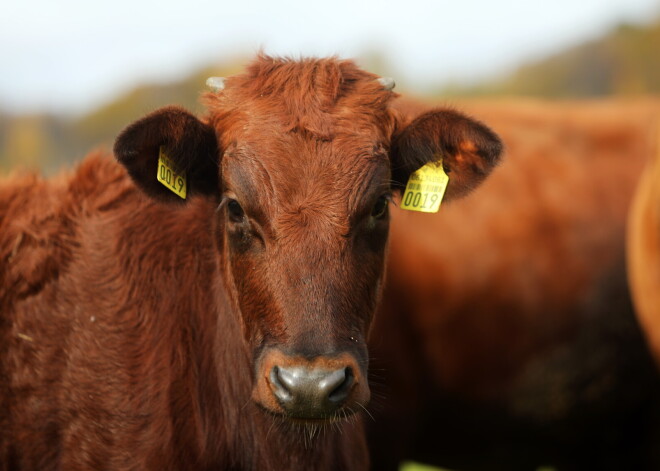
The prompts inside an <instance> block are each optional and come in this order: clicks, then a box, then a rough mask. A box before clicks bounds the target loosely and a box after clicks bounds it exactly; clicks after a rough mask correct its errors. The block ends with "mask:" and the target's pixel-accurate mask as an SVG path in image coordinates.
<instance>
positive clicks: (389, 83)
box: [378, 77, 396, 91]
mask: <svg viewBox="0 0 660 471" xmlns="http://www.w3.org/2000/svg"><path fill="white" fill-rule="evenodd" d="M378 83H380V84H381V86H382V87H383V88H384V89H385V90H387V91H390V90H392V89H393V88H394V86H395V85H396V83H395V82H394V79H393V78H392V77H380V78H379V79H378Z"/></svg>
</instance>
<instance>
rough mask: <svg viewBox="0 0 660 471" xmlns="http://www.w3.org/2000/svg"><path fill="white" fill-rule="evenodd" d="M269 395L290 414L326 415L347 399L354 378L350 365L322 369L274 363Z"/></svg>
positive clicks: (311, 416)
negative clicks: (270, 393)
mask: <svg viewBox="0 0 660 471" xmlns="http://www.w3.org/2000/svg"><path fill="white" fill-rule="evenodd" d="M269 379H270V382H271V385H272V388H273V394H275V397H276V398H277V399H278V401H279V403H280V405H281V406H282V408H283V409H284V410H286V411H287V413H288V414H289V415H291V416H292V417H298V418H327V417H329V416H331V415H332V414H333V413H334V412H335V411H336V410H337V409H339V408H340V407H341V406H342V405H343V404H344V402H345V401H346V399H347V398H348V396H349V394H350V392H351V389H352V386H353V383H354V377H353V372H352V371H351V368H349V367H346V368H340V369H337V370H325V369H319V368H306V367H303V366H295V367H281V366H274V367H273V368H272V369H271V370H270V378H269Z"/></svg>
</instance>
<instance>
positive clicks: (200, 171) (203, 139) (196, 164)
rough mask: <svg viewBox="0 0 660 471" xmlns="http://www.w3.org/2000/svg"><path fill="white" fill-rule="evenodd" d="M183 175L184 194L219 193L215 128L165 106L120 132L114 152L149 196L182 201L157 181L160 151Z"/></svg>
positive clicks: (186, 113)
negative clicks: (184, 179)
mask: <svg viewBox="0 0 660 471" xmlns="http://www.w3.org/2000/svg"><path fill="white" fill-rule="evenodd" d="M161 147H162V148H163V150H164V152H165V155H166V156H167V158H168V159H169V160H170V161H171V163H172V164H173V166H174V167H176V169H177V170H178V171H179V172H181V173H182V174H185V176H186V187H187V188H186V190H187V191H186V193H187V195H190V194H204V195H218V194H219V190H218V188H219V170H218V166H219V158H220V157H219V151H218V141H217V138H216V134H215V131H214V129H213V128H212V127H211V126H209V125H208V124H205V123H203V122H202V121H200V120H199V119H197V117H195V116H194V115H192V114H191V113H189V112H188V111H186V110H184V109H182V108H178V107H173V106H171V107H166V108H161V109H159V110H156V111H154V112H153V113H151V114H149V115H147V116H145V117H144V118H142V119H140V120H138V121H136V122H135V123H133V124H131V125H130V126H128V127H127V128H126V129H124V130H123V131H122V133H121V134H120V135H119V136H118V137H117V139H116V141H115V147H114V152H115V156H116V157H117V160H119V162H121V163H122V164H123V165H124V166H125V167H126V169H127V170H128V173H129V174H130V176H131V177H132V178H133V180H134V181H135V183H136V184H137V185H138V186H139V187H140V188H141V189H142V190H143V191H144V192H145V193H147V194H148V195H149V196H151V197H153V198H155V199H158V200H161V201H166V202H182V201H183V199H181V197H180V196H178V195H177V194H176V193H174V192H173V191H171V190H170V189H169V188H168V187H166V186H165V185H163V184H162V183H161V182H160V181H158V180H157V174H158V159H159V155H160V149H161Z"/></svg>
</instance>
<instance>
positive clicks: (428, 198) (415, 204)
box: [401, 159, 449, 213]
mask: <svg viewBox="0 0 660 471" xmlns="http://www.w3.org/2000/svg"><path fill="white" fill-rule="evenodd" d="M448 183H449V176H447V174H446V173H445V171H444V169H443V168H442V159H441V160H439V161H437V162H430V163H428V164H426V165H424V166H423V167H421V168H420V169H418V170H416V171H415V172H413V173H412V175H410V178H409V179H408V184H407V185H406V191H405V192H404V193H403V198H402V200H401V208H403V209H407V210H408V211H420V212H422V213H437V212H438V210H439V209H440V203H441V202H442V197H443V196H444V194H445V190H446V189H447V184H448Z"/></svg>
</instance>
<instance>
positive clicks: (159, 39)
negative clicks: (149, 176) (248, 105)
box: [0, 0, 660, 112]
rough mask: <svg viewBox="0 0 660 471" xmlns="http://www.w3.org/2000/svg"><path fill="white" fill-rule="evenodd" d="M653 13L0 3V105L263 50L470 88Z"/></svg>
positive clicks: (12, 107)
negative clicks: (383, 60) (364, 61)
mask: <svg viewBox="0 0 660 471" xmlns="http://www.w3.org/2000/svg"><path fill="white" fill-rule="evenodd" d="M658 15H660V0H552V1H548V0H544V1H538V0H451V1H449V0H426V1H422V0H404V1H388V0H378V1H375V0H331V1H327V0H326V1H320V2H319V1H313V0H267V1H264V0H259V1H250V0H243V1H241V0H232V1H224V0H222V1H215V2H208V1H203V0H185V1H174V0H159V1H139V0H113V1H112V2H103V1H96V0H5V1H4V2H3V5H2V6H1V7H0V109H4V110H9V111H14V112H25V111H38V110H50V111H55V112H83V111H86V110H89V109H91V108H92V107H94V106H98V105H99V104H101V103H103V102H104V101H107V100H110V99H112V98H113V97H115V96H116V95H117V94H119V93H120V92H122V91H124V90H127V89H130V88H131V87H133V86H134V85H136V84H138V83H141V82H143V81H158V82H166V81H171V80H176V79H179V78H182V77H184V76H185V75H187V74H188V73H190V72H192V71H193V70H195V69H196V68H198V67H201V66H206V65H209V64H212V63H213V62H217V61H219V60H221V59H223V58H231V57H235V56H237V55H249V54H251V53H253V52H255V51H258V50H259V49H260V48H263V50H265V52H267V53H270V54H276V55H294V56H299V55H301V54H303V55H328V54H339V55H341V56H348V57H354V56H358V55H360V54H361V53H364V52H368V51H382V52H383V53H384V54H385V55H386V56H387V59H388V64H391V68H392V75H394V76H395V78H396V79H397V82H398V83H403V84H404V85H407V86H408V88H412V87H419V88H420V89H422V88H423V87H425V86H428V85H430V84H433V83H434V84H442V83H445V82H447V81H450V80H464V81H470V82H473V81H476V80H478V79H480V78H484V77H488V76H492V75H495V74H502V73H505V72H507V71H509V70H511V69H512V68H514V67H515V66H516V65H518V64H520V63H521V62H523V61H525V60H529V59H533V58H538V57H542V56H544V55H546V54H548V53H551V52H554V51H557V50H560V49H561V48H563V47H565V46H568V45H572V44H574V43H576V42H580V41H583V40H586V39H590V38H594V37H597V36H598V35H600V34H602V33H604V32H606V31H607V30H608V29H610V28H611V27H613V26H614V25H616V24H618V23H619V22H621V21H628V22H643V21H645V20H651V19H653V18H655V17H657V16H658ZM659 49H660V45H659ZM659 53H660V52H659ZM395 74H396V75H395ZM200 86H201V84H200Z"/></svg>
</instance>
